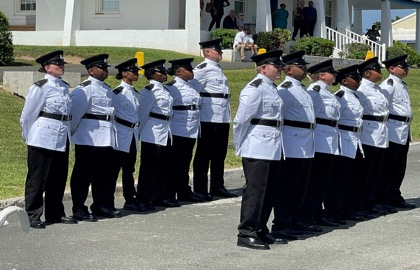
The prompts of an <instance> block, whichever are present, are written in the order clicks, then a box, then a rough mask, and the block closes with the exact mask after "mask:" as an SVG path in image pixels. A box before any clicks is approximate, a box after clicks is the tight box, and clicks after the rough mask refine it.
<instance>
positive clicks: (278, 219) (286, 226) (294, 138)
mask: <svg viewBox="0 0 420 270" xmlns="http://www.w3.org/2000/svg"><path fill="white" fill-rule="evenodd" d="M304 54H305V52H304V51H297V52H294V53H290V54H288V55H286V56H283V58H282V59H283V62H284V63H285V64H286V65H285V67H284V68H283V70H284V72H285V73H286V78H285V80H284V81H283V83H281V84H280V85H279V87H278V92H279V95H280V97H281V98H282V100H283V103H284V128H283V145H284V154H285V160H282V161H281V163H282V165H281V166H282V168H283V170H282V177H281V178H279V186H280V187H279V189H278V193H279V194H278V195H277V196H276V202H275V205H274V220H273V225H272V232H273V234H274V235H276V236H280V237H284V238H287V239H289V240H295V239H297V238H296V236H294V235H291V230H290V229H291V225H292V215H296V214H297V209H298V208H299V207H300V205H301V204H302V201H303V198H304V195H305V192H306V187H307V184H308V181H309V175H310V169H311V162H312V159H313V157H314V153H315V148H314V128H315V113H314V107H313V101H312V98H311V96H310V95H309V94H308V93H307V91H306V88H305V86H303V85H302V83H301V81H302V80H303V79H304V78H305V77H306V71H307V68H306V65H307V64H308V63H307V62H306V61H305V59H304ZM293 225H294V229H295V230H298V231H299V232H300V231H319V230H321V228H320V227H318V226H315V225H307V224H298V223H297V222H294V224H293Z"/></svg>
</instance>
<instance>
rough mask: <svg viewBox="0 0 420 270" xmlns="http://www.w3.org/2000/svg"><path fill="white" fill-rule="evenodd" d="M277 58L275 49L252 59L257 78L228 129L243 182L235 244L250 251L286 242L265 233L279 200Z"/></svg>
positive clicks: (243, 95)
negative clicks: (231, 133)
mask: <svg viewBox="0 0 420 270" xmlns="http://www.w3.org/2000/svg"><path fill="white" fill-rule="evenodd" d="M282 53H283V51H281V50H278V51H271V52H267V53H264V54H260V55H256V56H253V57H252V60H253V61H254V62H255V63H256V65H257V73H258V74H257V76H256V77H255V78H254V79H253V80H252V81H251V82H249V83H248V84H247V85H246V86H245V88H244V89H243V90H242V91H241V94H240V96H239V107H238V111H237V113H236V116H235V119H234V124H233V142H234V145H235V153H236V154H237V155H238V156H241V157H242V165H243V168H244V174H245V181H246V183H245V185H244V188H243V194H242V204H241V215H240V217H241V219H240V224H239V226H238V230H239V234H238V242H237V245H238V246H242V247H247V248H252V249H270V247H269V244H274V243H278V244H286V243H287V240H285V239H281V238H277V239H276V238H274V237H272V236H271V235H269V234H268V233H269V230H268V228H267V221H268V219H269V217H270V214H271V210H272V208H273V205H274V197H275V196H278V194H276V193H277V192H276V182H277V181H278V180H279V178H281V169H280V168H281V166H280V159H281V158H282V154H283V138H282V128H283V102H282V100H281V98H280V96H279V95H278V92H277V86H276V85H275V83H274V81H275V80H278V79H280V74H281V69H282V67H283V62H282V61H281V60H280V57H281V55H282Z"/></svg>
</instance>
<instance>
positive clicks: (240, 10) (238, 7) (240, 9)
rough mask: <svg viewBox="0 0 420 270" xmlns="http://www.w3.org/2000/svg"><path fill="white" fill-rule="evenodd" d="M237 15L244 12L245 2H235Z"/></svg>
mask: <svg viewBox="0 0 420 270" xmlns="http://www.w3.org/2000/svg"><path fill="white" fill-rule="evenodd" d="M234 10H235V13H236V14H238V13H243V12H244V0H235V6H234Z"/></svg>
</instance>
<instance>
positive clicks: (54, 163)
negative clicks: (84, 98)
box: [20, 51, 77, 229]
mask: <svg viewBox="0 0 420 270" xmlns="http://www.w3.org/2000/svg"><path fill="white" fill-rule="evenodd" d="M35 61H36V62H37V63H39V64H41V68H40V71H41V72H44V73H46V74H45V77H44V79H42V80H40V81H37V82H35V83H34V84H33V85H32V86H31V87H30V88H29V89H28V94H27V96H26V100H25V105H24V106H23V110H22V114H21V116H20V125H21V127H22V137H23V140H24V141H25V143H26V145H27V147H28V162H27V163H28V173H27V176H26V184H25V210H26V212H27V213H28V216H29V221H30V226H31V228H34V229H44V228H45V224H44V223H43V222H42V221H41V216H42V213H43V207H44V198H43V194H44V192H45V222H46V223H66V224H74V223H77V221H76V220H75V219H73V218H69V217H66V215H65V212H64V205H63V195H64V190H65V188H66V181H67V173H68V165H69V147H70V122H69V121H70V120H71V113H70V110H71V106H72V102H71V99H70V96H69V86H68V84H67V83H66V82H64V81H63V80H62V79H61V76H62V75H63V74H64V64H67V63H66V62H65V61H64V59H63V51H54V52H51V53H48V54H46V55H43V56H41V57H39V58H37V59H36V60H35Z"/></svg>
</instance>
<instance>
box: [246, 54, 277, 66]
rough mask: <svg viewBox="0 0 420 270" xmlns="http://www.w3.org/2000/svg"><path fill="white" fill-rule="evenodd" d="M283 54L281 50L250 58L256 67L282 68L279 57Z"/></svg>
mask: <svg viewBox="0 0 420 270" xmlns="http://www.w3.org/2000/svg"><path fill="white" fill-rule="evenodd" d="M282 54H283V51H282V50H276V51H270V52H266V53H262V54H257V55H254V56H252V57H251V59H252V61H254V62H255V64H256V65H257V66H261V65H264V64H271V65H278V66H284V63H283V61H282V60H281V56H282Z"/></svg>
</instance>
